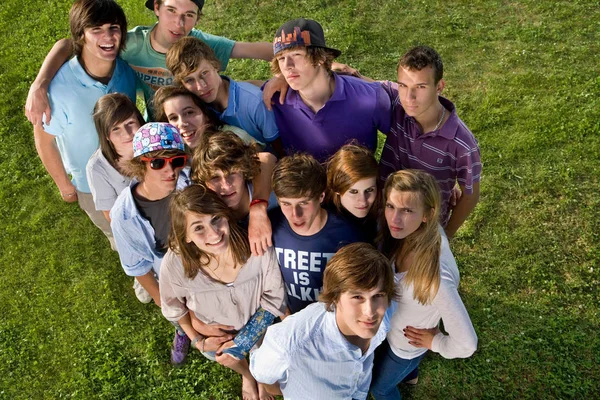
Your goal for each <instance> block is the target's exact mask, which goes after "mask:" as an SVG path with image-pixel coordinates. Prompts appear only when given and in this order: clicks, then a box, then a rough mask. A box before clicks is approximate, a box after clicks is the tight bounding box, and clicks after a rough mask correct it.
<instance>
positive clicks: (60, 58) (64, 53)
mask: <svg viewBox="0 0 600 400" xmlns="http://www.w3.org/2000/svg"><path fill="white" fill-rule="evenodd" d="M72 52H73V46H72V42H71V39H61V40H59V41H58V42H56V43H55V44H54V46H53V47H52V49H51V50H50V52H49V53H48V55H47V56H46V58H45V59H44V62H43V63H42V66H41V67H40V71H39V72H38V75H37V77H36V78H35V80H34V81H33V83H32V84H31V86H30V87H29V93H28V94H27V100H26V101H25V116H26V117H27V119H28V120H29V122H31V123H32V124H33V125H34V126H35V125H41V123H42V116H43V114H46V119H45V121H46V124H49V123H50V119H51V115H50V113H51V110H50V102H49V101H48V85H50V81H52V79H53V78H54V76H55V75H56V73H57V72H58V70H59V69H60V67H61V66H62V65H63V64H64V63H65V62H66V61H67V60H68V59H69V57H70V56H71V54H72Z"/></svg>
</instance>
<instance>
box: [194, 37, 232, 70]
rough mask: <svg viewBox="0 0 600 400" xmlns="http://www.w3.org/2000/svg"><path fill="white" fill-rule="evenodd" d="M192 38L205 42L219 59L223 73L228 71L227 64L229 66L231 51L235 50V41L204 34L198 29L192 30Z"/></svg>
mask: <svg viewBox="0 0 600 400" xmlns="http://www.w3.org/2000/svg"><path fill="white" fill-rule="evenodd" d="M190 36H193V37H196V38H198V39H200V40H202V41H203V42H205V43H206V44H207V45H208V46H209V47H210V48H211V49H212V50H213V51H214V52H215V55H216V56H217V59H218V60H219V62H220V63H221V71H225V70H226V69H227V64H229V59H230V58H231V51H232V50H233V46H234V45H235V41H233V40H231V39H227V38H225V37H222V36H216V35H211V34H210V33H204V32H202V31H201V30H198V29H192V31H191V32H190Z"/></svg>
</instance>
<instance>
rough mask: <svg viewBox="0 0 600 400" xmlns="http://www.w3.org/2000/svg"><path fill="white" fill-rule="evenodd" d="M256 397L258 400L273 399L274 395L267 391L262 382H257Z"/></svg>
mask: <svg viewBox="0 0 600 400" xmlns="http://www.w3.org/2000/svg"><path fill="white" fill-rule="evenodd" d="M258 398H259V399H260V400H275V397H274V396H273V395H271V394H270V393H269V392H267V388H265V386H264V385H263V384H262V383H259V384H258Z"/></svg>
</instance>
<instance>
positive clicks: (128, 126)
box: [108, 114, 141, 161]
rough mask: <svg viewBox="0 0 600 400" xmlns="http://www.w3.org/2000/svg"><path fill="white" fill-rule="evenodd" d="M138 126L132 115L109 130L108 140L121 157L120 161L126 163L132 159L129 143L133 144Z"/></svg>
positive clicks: (131, 148) (138, 123) (135, 116)
mask: <svg viewBox="0 0 600 400" xmlns="http://www.w3.org/2000/svg"><path fill="white" fill-rule="evenodd" d="M140 126H141V125H140V121H139V120H138V118H137V115H135V114H132V115H131V117H129V118H127V119H126V120H125V121H123V122H120V123H118V124H114V125H113V126H112V127H111V128H110V132H109V137H108V140H109V141H110V142H111V143H112V145H113V147H114V148H115V151H116V152H117V154H119V156H120V157H121V158H120V160H122V161H128V160H131V158H132V157H133V145H132V144H131V142H133V136H134V135H135V132H136V131H137V130H138V129H139V128H140Z"/></svg>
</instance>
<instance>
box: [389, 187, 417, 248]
mask: <svg viewBox="0 0 600 400" xmlns="http://www.w3.org/2000/svg"><path fill="white" fill-rule="evenodd" d="M420 196H421V195H420V194H418V193H417V192H400V191H398V190H396V189H392V190H391V191H390V194H389V198H388V199H387V200H386V203H385V220H386V222H387V225H388V228H389V230H390V234H391V236H392V237H393V238H394V239H404V238H406V237H408V236H409V235H411V234H412V233H414V232H415V231H416V230H417V229H419V227H420V226H421V223H423V222H426V221H427V216H426V214H425V209H424V207H423V202H422V201H421V197H420Z"/></svg>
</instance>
